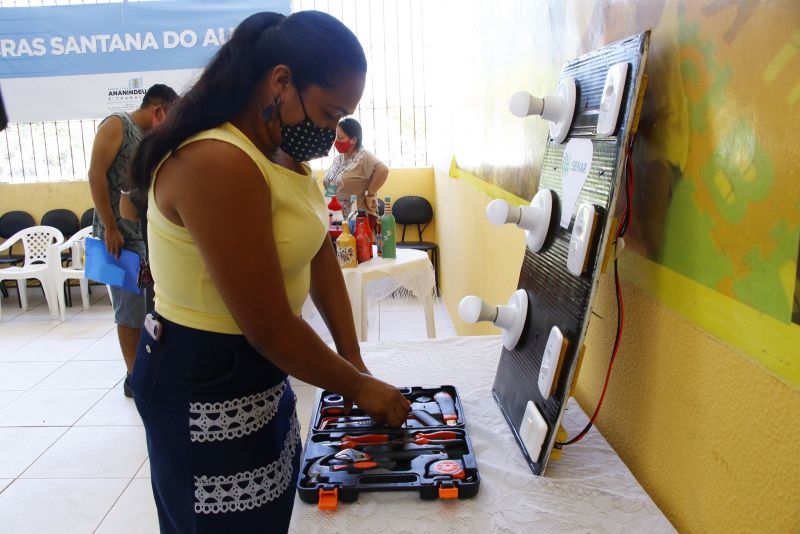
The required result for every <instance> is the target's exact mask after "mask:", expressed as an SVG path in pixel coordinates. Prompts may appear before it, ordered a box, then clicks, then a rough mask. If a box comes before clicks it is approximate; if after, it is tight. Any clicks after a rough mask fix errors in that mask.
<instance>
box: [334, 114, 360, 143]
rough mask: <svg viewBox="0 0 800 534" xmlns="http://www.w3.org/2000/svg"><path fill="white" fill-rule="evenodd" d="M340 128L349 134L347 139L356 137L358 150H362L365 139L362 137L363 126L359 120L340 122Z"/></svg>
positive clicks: (343, 120) (350, 118)
mask: <svg viewBox="0 0 800 534" xmlns="http://www.w3.org/2000/svg"><path fill="white" fill-rule="evenodd" d="M339 128H341V129H342V131H343V132H344V133H346V134H347V137H355V138H356V139H357V141H356V148H361V145H362V143H363V141H364V139H363V136H362V135H361V124H360V123H359V122H358V121H357V120H355V119H354V118H352V117H347V118H346V119H342V120H340V121H339Z"/></svg>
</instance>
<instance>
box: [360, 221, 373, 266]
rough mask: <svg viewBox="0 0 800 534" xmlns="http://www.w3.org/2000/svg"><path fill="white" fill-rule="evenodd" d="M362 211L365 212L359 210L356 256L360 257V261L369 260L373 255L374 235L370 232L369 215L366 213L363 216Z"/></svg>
mask: <svg viewBox="0 0 800 534" xmlns="http://www.w3.org/2000/svg"><path fill="white" fill-rule="evenodd" d="M362 213H364V212H363V211H360V212H359V214H358V219H357V223H356V257H357V258H358V263H363V262H365V261H369V260H370V258H371V257H372V236H371V235H370V232H369V223H368V222H367V216H366V214H364V215H363V216H362Z"/></svg>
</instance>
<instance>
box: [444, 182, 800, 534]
mask: <svg viewBox="0 0 800 534" xmlns="http://www.w3.org/2000/svg"><path fill="white" fill-rule="evenodd" d="M435 172H436V194H437V197H438V198H437V205H438V206H439V213H438V216H439V227H438V232H439V239H440V248H441V255H442V267H441V269H442V271H441V276H442V280H443V282H442V293H443V297H444V299H445V302H446V304H447V308H448V311H449V312H450V316H451V317H452V319H453V323H454V324H455V326H456V328H457V330H458V332H459V333H460V334H462V335H480V334H489V333H499V331H498V330H497V329H496V328H494V327H492V326H491V325H488V324H487V323H482V324H481V325H472V324H466V323H464V322H462V321H461V320H460V318H459V317H458V302H459V300H460V299H461V298H462V297H463V296H464V295H468V294H478V295H480V296H481V297H483V298H484V299H486V300H487V301H489V302H496V303H500V302H505V301H506V300H507V299H508V296H509V295H510V294H511V292H512V291H514V289H516V287H517V280H518V279H519V269H520V266H521V264H522V258H523V253H524V246H525V243H524V238H523V235H522V232H520V231H519V230H517V229H516V228H514V227H512V226H505V227H497V226H494V225H490V224H487V223H485V222H484V220H483V213H484V210H485V208H486V205H487V204H488V203H489V202H490V201H491V200H492V197H491V196H489V195H487V194H485V193H483V192H481V191H478V190H477V189H476V188H475V187H473V186H472V185H471V184H470V183H469V182H467V181H465V180H460V179H454V178H451V177H449V176H448V173H447V172H446V171H445V170H443V169H439V168H438V167H437V168H436V169H435ZM468 221H469V222H468ZM646 261H647V260H644V259H641V258H640V257H638V256H636V255H634V253H632V252H626V253H625V254H623V256H622V259H621V261H620V264H621V266H620V270H621V272H622V273H623V280H627V279H637V278H639V277H638V276H635V275H634V274H633V273H630V274H628V273H627V272H626V270H627V271H629V270H631V269H634V268H635V269H640V270H641V269H647V268H650V269H664V268H663V267H660V266H658V265H656V264H654V263H651V264H646V265H643V263H642V262H646ZM680 283H682V284H684V286H683V287H682V288H680V291H682V292H684V293H687V292H688V293H691V292H692V291H695V292H696V293H697V294H700V292H702V291H706V290H707V289H706V288H704V287H702V286H700V285H699V284H697V283H696V282H693V281H691V280H689V279H688V278H686V279H683V280H682V281H681V282H680ZM612 284H613V278H611V277H610V276H609V275H608V274H606V275H603V277H602V278H601V283H600V286H599V288H598V292H597V296H596V300H595V305H594V308H593V309H594V311H595V312H596V313H597V314H599V315H600V316H601V317H604V318H606V319H603V320H601V319H598V318H597V317H594V318H593V319H592V322H591V323H590V325H589V330H588V334H587V351H586V356H585V358H584V363H583V368H582V370H581V375H580V377H579V380H578V388H577V394H576V397H577V399H578V401H579V403H580V404H581V406H582V407H583V408H584V410H587V411H589V410H592V409H594V406H595V405H596V402H597V399H598V398H599V394H600V390H601V388H602V384H603V380H604V378H605V371H606V369H607V364H608V358H609V355H610V351H611V348H612V346H613V330H614V326H615V323H614V318H615V313H616V311H615V310H616V302H615V300H614V292H613V285H612ZM623 294H624V302H625V333H624V336H623V344H622V348H621V350H620V355H619V357H618V359H617V363H616V365H615V367H614V372H613V375H612V380H611V382H610V386H609V391H608V393H607V395H606V399H605V401H604V404H603V409H602V411H601V412H600V418H599V421H598V427H599V429H600V431H601V432H602V434H603V436H605V437H606V439H608V441H609V442H610V443H611V445H612V446H613V447H614V449H615V450H616V451H617V452H618V453H619V455H620V457H621V458H622V459H623V461H625V463H626V464H627V465H628V467H629V468H630V469H631V471H632V472H633V473H634V475H635V476H636V477H637V479H638V480H639V481H640V482H641V483H642V485H643V486H644V488H645V489H646V490H647V491H648V493H649V494H650V495H651V496H652V497H653V499H654V500H655V502H656V504H658V506H659V507H660V508H661V510H662V511H663V512H664V513H665V514H666V515H667V517H668V518H669V519H670V521H672V523H673V524H674V525H675V527H676V528H678V530H680V531H681V532H702V533H705V532H796V531H797V530H798V527H800V492H799V491H798V490H797V488H800V462H798V461H797V458H798V446H797V443H800V390H798V388H797V387H796V386H794V385H791V384H790V383H788V382H787V381H785V380H782V379H780V378H777V377H776V376H774V375H773V374H771V373H770V372H768V371H767V370H766V369H765V368H764V367H762V366H761V365H760V364H759V363H757V362H755V361H754V360H752V359H751V358H750V357H748V356H747V355H746V354H743V353H741V352H740V351H738V350H736V349H734V348H732V347H730V346H729V345H727V344H725V343H723V342H721V341H720V340H718V339H716V338H714V337H712V336H710V335H709V334H708V333H707V332H705V331H703V330H701V329H700V328H698V327H697V326H695V325H694V324H692V323H691V322H689V321H688V320H687V319H685V318H684V317H682V316H680V315H678V314H677V313H675V312H674V311H672V310H671V309H670V308H669V307H668V306H666V305H665V304H664V303H663V302H660V301H658V300H655V299H654V297H652V296H650V295H649V294H648V293H646V292H645V291H643V290H642V289H640V288H639V287H637V286H636V285H634V284H633V283H624V284H623ZM723 298H724V297H723ZM734 304H735V303H734V302H733V301H731V305H734ZM564 454H581V451H580V449H579V448H575V449H574V450H569V449H568V450H566V451H565V452H564Z"/></svg>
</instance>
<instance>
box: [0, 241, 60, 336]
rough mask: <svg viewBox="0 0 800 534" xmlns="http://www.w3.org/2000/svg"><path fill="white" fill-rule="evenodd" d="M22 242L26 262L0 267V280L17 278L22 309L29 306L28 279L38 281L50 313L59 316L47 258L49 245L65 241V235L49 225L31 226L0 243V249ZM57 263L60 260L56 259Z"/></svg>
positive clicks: (0, 316)
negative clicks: (21, 264)
mask: <svg viewBox="0 0 800 534" xmlns="http://www.w3.org/2000/svg"><path fill="white" fill-rule="evenodd" d="M18 241H22V247H23V250H24V251H25V263H24V265H23V266H22V267H16V266H14V267H6V268H5V269H0V283H2V282H3V280H16V281H17V287H18V288H19V298H20V305H21V306H22V309H23V310H27V309H28V292H27V289H28V279H29V278H35V279H37V280H39V283H40V284H41V285H42V291H44V296H45V299H47V306H48V307H49V308H50V315H51V316H52V317H53V318H54V319H55V318H56V317H58V304H57V302H56V299H57V297H56V295H55V294H54V290H55V289H56V288H55V286H54V284H53V270H52V268H51V262H50V261H49V255H50V245H60V244H61V243H63V242H64V235H63V234H62V233H61V232H60V231H59V230H58V229H57V228H53V227H52V226H32V227H30V228H26V229H24V230H20V231H19V232H17V233H16V234H14V235H12V236H11V237H10V238H8V240H7V241H6V242H5V243H3V244H2V245H0V252H4V251H6V250H8V249H9V248H11V247H12V246H13V245H14V243H16V242H18ZM59 263H60V262H59ZM2 319H3V316H2V309H1V308H0V321H2Z"/></svg>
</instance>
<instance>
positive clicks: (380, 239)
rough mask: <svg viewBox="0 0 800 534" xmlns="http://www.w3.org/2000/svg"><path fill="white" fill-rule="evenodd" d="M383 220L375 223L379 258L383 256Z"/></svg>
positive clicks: (376, 246)
mask: <svg viewBox="0 0 800 534" xmlns="http://www.w3.org/2000/svg"><path fill="white" fill-rule="evenodd" d="M381 232H382V229H381V219H380V217H378V220H377V221H375V248H376V249H377V250H378V257H379V258H380V257H382V256H383V234H382V233H381Z"/></svg>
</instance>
